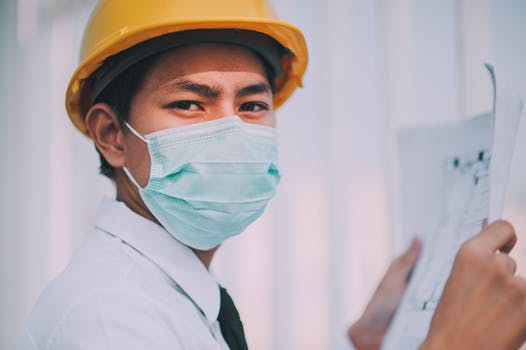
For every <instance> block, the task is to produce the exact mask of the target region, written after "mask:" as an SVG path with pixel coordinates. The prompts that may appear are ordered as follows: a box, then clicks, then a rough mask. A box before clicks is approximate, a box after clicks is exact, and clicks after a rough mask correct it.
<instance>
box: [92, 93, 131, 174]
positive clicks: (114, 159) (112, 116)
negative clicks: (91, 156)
mask: <svg viewBox="0 0 526 350" xmlns="http://www.w3.org/2000/svg"><path fill="white" fill-rule="evenodd" d="M85 123H86V128H87V129H88V133H89V135H90V137H91V138H92V139H93V142H94V143H95V146H96V147H97V149H98V150H99V152H100V153H101V154H102V155H103V156H104V158H105V159H106V161H107V162H108V163H109V164H110V165H111V166H112V167H114V168H120V167H122V166H124V165H125V157H124V152H123V150H124V145H123V133H122V129H121V125H120V122H119V118H118V117H117V114H116V113H115V112H114V111H113V109H112V108H111V107H110V106H109V105H108V104H106V103H97V104H95V105H93V106H92V107H91V108H90V110H89V111H88V113H87V114H86V119H85Z"/></svg>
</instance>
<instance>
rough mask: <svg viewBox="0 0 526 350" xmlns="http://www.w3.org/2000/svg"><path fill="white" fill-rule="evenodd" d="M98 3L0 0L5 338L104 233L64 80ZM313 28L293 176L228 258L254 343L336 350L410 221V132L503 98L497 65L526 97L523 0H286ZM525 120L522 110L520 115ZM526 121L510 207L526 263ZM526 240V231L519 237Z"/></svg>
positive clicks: (298, 96)
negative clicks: (405, 156)
mask: <svg viewBox="0 0 526 350" xmlns="http://www.w3.org/2000/svg"><path fill="white" fill-rule="evenodd" d="M94 4H95V1H94V0H69V1H68V0H18V1H17V0H1V1H0V26H1V30H0V45H1V52H2V54H1V61H0V85H1V90H0V91H1V94H0V112H1V115H2V117H1V118H0V144H1V147H0V164H1V171H0V193H1V196H0V310H1V312H0V349H11V348H12V344H13V340H14V339H15V337H16V335H17V334H18V333H19V332H20V330H21V327H22V325H23V323H24V320H25V318H26V317H27V314H28V312H29V311H30V310H31V307H32V305H33V304H34V302H35V300H36V298H37V297H38V295H39V294H40V292H41V291H42V289H43V288H44V286H45V285H46V283H47V282H48V281H49V280H50V279H52V278H53V277H54V276H56V275H57V274H58V273H59V272H60V271H61V270H62V269H63V268H64V267H65V265H66V264H67V262H68V259H69V257H70V256H71V254H72V252H73V251H74V249H75V248H76V247H77V246H78V245H79V244H80V243H81V242H82V240H83V239H84V238H85V237H86V235H87V234H88V233H89V232H90V230H91V227H92V222H93V219H94V213H95V210H96V208H97V205H98V203H99V201H100V198H101V196H103V195H105V196H114V191H113V187H112V184H111V183H110V182H109V181H107V180H105V178H103V177H102V176H100V175H98V158H97V155H96V152H95V150H94V147H93V145H92V144H91V143H90V141H89V140H88V139H87V138H85V137H84V136H82V135H81V134H80V133H79V132H77V131H76V130H75V129H74V128H73V126H72V124H71V123H70V122H69V120H68V117H67V115H66V113H65V108H64V94H65V89H66V84H67V82H68V80H69V76H70V74H71V73H72V72H73V70H74V69H75V68H76V64H77V59H78V51H79V47H80V40H81V36H82V31H83V27H84V25H85V23H86V21H87V19H88V16H89V13H90V11H91V9H92V8H93V6H94ZM273 4H274V7H275V9H276V11H277V12H278V14H279V15H280V17H281V18H282V19H284V20H287V21H290V22H292V23H294V24H296V25H297V26H299V27H300V28H301V29H302V30H303V31H304V33H305V35H306V38H307V41H308V44H309V49H310V63H309V67H308V70H307V74H306V77H305V79H304V84H305V88H304V89H302V90H298V91H297V92H296V93H295V94H294V96H293V97H292V98H291V100H289V102H287V103H286V104H285V106H283V107H282V108H281V109H280V110H279V111H278V123H279V125H278V128H279V133H280V147H281V163H282V168H283V173H284V176H283V180H282V183H281V186H280V189H279V191H278V196H277V197H276V198H275V199H274V200H273V201H272V203H271V204H270V207H269V210H268V211H267V212H266V214H265V215H264V216H263V217H262V218H261V219H260V220H258V221H257V222H256V223H255V224H254V225H252V226H251V227H250V228H249V229H248V231H247V232H246V233H245V234H243V235H241V236H240V237H238V238H235V239H232V240H230V241H229V242H227V243H226V244H225V245H224V246H223V247H222V248H221V249H220V251H219V253H218V256H217V258H216V259H215V261H214V266H213V270H214V273H215V274H216V275H217V278H218V279H219V280H220V281H221V282H222V283H223V284H225V285H226V286H227V287H229V289H230V290H231V292H232V294H233V297H234V299H235V300H236V302H237V304H238V308H239V309H240V312H241V315H242V318H243V320H244V324H245V328H246V332H247V337H248V341H249V345H250V346H251V348H252V349H307V350H308V349H325V348H327V347H328V346H329V344H330V343H331V339H334V338H335V337H341V336H342V334H343V332H344V330H345V328H346V327H347V326H348V325H349V324H350V323H351V322H352V321H353V320H355V319H356V318H357V317H358V316H359V315H360V313H361V311H362V310H363V308H364V307H365V305H366V303H367V301H368V299H369V297H370V296H371V294H372V292H373V291H374V288H375V286H376V284H377V282H378V281H379V279H380V278H381V276H382V275H383V273H384V271H385V269H386V268H387V266H388V264H389V261H390V260H391V259H392V258H393V257H394V256H395V255H396V254H398V253H400V252H401V251H402V250H403V249H404V248H405V247H406V245H407V242H408V241H409V239H410V237H411V235H412V234H413V233H411V232H402V231H401V229H400V222H399V221H400V220H399V219H398V217H399V213H400V207H399V204H398V203H399V198H398V194H397V193H398V179H397V153H396V135H397V132H398V131H399V130H400V128H402V127H406V126H411V125H418V124H423V123H440V122H447V121H453V120H459V119H461V118H465V117H467V116H472V115H475V114H477V113H481V112H485V111H489V110H490V108H491V101H492V95H491V83H490V79H489V78H488V75H487V73H486V72H485V70H484V68H483V65H482V63H483V62H485V61H489V62H493V63H494V64H495V67H496V70H497V71H499V72H501V73H503V74H506V75H508V76H509V77H511V78H513V79H514V80H515V82H516V83H517V85H518V86H519V88H520V89H521V93H522V94H523V95H526V44H525V43H526V41H525V39H526V20H525V19H526V2H525V1H523V0H279V1H278V0H274V1H273ZM523 117H524V116H523ZM525 124H526V123H525V122H524V121H523V122H522V124H521V127H520V130H519V136H518V144H517V151H516V153H515V158H514V163H513V169H512V174H511V179H510V184H509V190H508V196H507V201H506V205H505V214H504V217H505V218H507V219H508V220H510V221H512V222H513V223H514V224H515V226H516V228H517V230H518V233H519V236H520V239H519V246H518V247H517V249H516V250H515V252H514V256H515V258H516V259H517V260H518V262H519V272H521V271H522V272H524V271H526V248H525V247H526V162H525V161H524V160H525V159H526V125H525ZM521 239H522V243H521Z"/></svg>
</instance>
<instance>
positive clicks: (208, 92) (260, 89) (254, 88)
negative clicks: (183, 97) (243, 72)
mask: <svg viewBox="0 0 526 350" xmlns="http://www.w3.org/2000/svg"><path fill="white" fill-rule="evenodd" d="M167 89H168V90H175V89H182V90H186V91H190V92H193V93H196V94H198V95H200V96H203V97H205V98H217V97H219V95H220V94H221V90H220V89H218V88H215V87H213V86H209V85H206V84H199V83H196V82H193V81H190V80H185V79H181V80H176V81H174V82H173V83H171V84H169V85H168V86H167ZM260 93H270V94H272V88H271V87H270V85H269V84H267V83H259V84H253V85H248V86H245V87H243V88H242V89H241V90H239V91H238V92H237V93H236V97H238V98H239V97H246V96H250V95H255V94H260Z"/></svg>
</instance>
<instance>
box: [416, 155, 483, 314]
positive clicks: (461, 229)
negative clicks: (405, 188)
mask: <svg viewBox="0 0 526 350" xmlns="http://www.w3.org/2000/svg"><path fill="white" fill-rule="evenodd" d="M490 159H491V153H490V151H489V150H488V149H484V150H480V151H477V152H475V153H469V154H463V155H455V156H452V157H449V158H447V159H445V160H444V161H443V162H442V164H443V165H442V175H441V182H442V186H441V189H442V192H441V193H442V198H441V213H440V222H439V225H438V227H437V230H436V232H435V233H433V234H431V235H429V236H428V239H427V241H426V246H427V247H430V249H429V251H428V254H427V255H426V256H424V257H423V258H424V260H423V261H422V263H421V264H422V266H421V267H420V269H419V272H420V273H419V275H418V276H414V278H415V279H416V283H415V289H414V290H413V293H412V294H411V295H409V296H408V303H407V304H406V307H407V308H408V309H409V310H411V311H416V310H434V309H436V306H437V304H438V301H439V300H440V297H441V295H442V291H443V289H444V285H445V283H446V281H447V278H448V276H449V273H450V271H451V268H452V266H453V261H454V259H455V255H456V253H457V251H458V249H459V248H460V246H461V245H462V244H463V243H464V242H465V241H466V240H467V239H468V238H470V237H472V236H474V235H475V234H477V233H478V232H480V230H481V229H482V226H483V224H484V222H485V221H486V219H487V217H488V210H489V206H488V203H489V201H488V200H489V193H490V192H489V183H490V182H489V165H490ZM443 237H449V239H443Z"/></svg>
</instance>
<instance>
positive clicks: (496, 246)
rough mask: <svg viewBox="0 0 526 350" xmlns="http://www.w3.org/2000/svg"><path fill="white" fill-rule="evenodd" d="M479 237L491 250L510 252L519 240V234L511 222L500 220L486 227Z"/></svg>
mask: <svg viewBox="0 0 526 350" xmlns="http://www.w3.org/2000/svg"><path fill="white" fill-rule="evenodd" d="M477 239H479V240H480V242H481V243H482V244H483V245H485V246H487V247H488V248H489V249H491V250H498V251H501V252H503V253H509V252H510V251H511V250H512V249H513V247H514V246H515V243H516V242H517V235H516V234H515V229H514V228H513V226H512V225H511V224H510V223H509V222H507V221H503V220H498V221H495V222H494V223H492V224H491V225H489V226H488V227H486V229H485V230H484V231H482V232H481V233H480V235H479V236H478V237H477Z"/></svg>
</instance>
